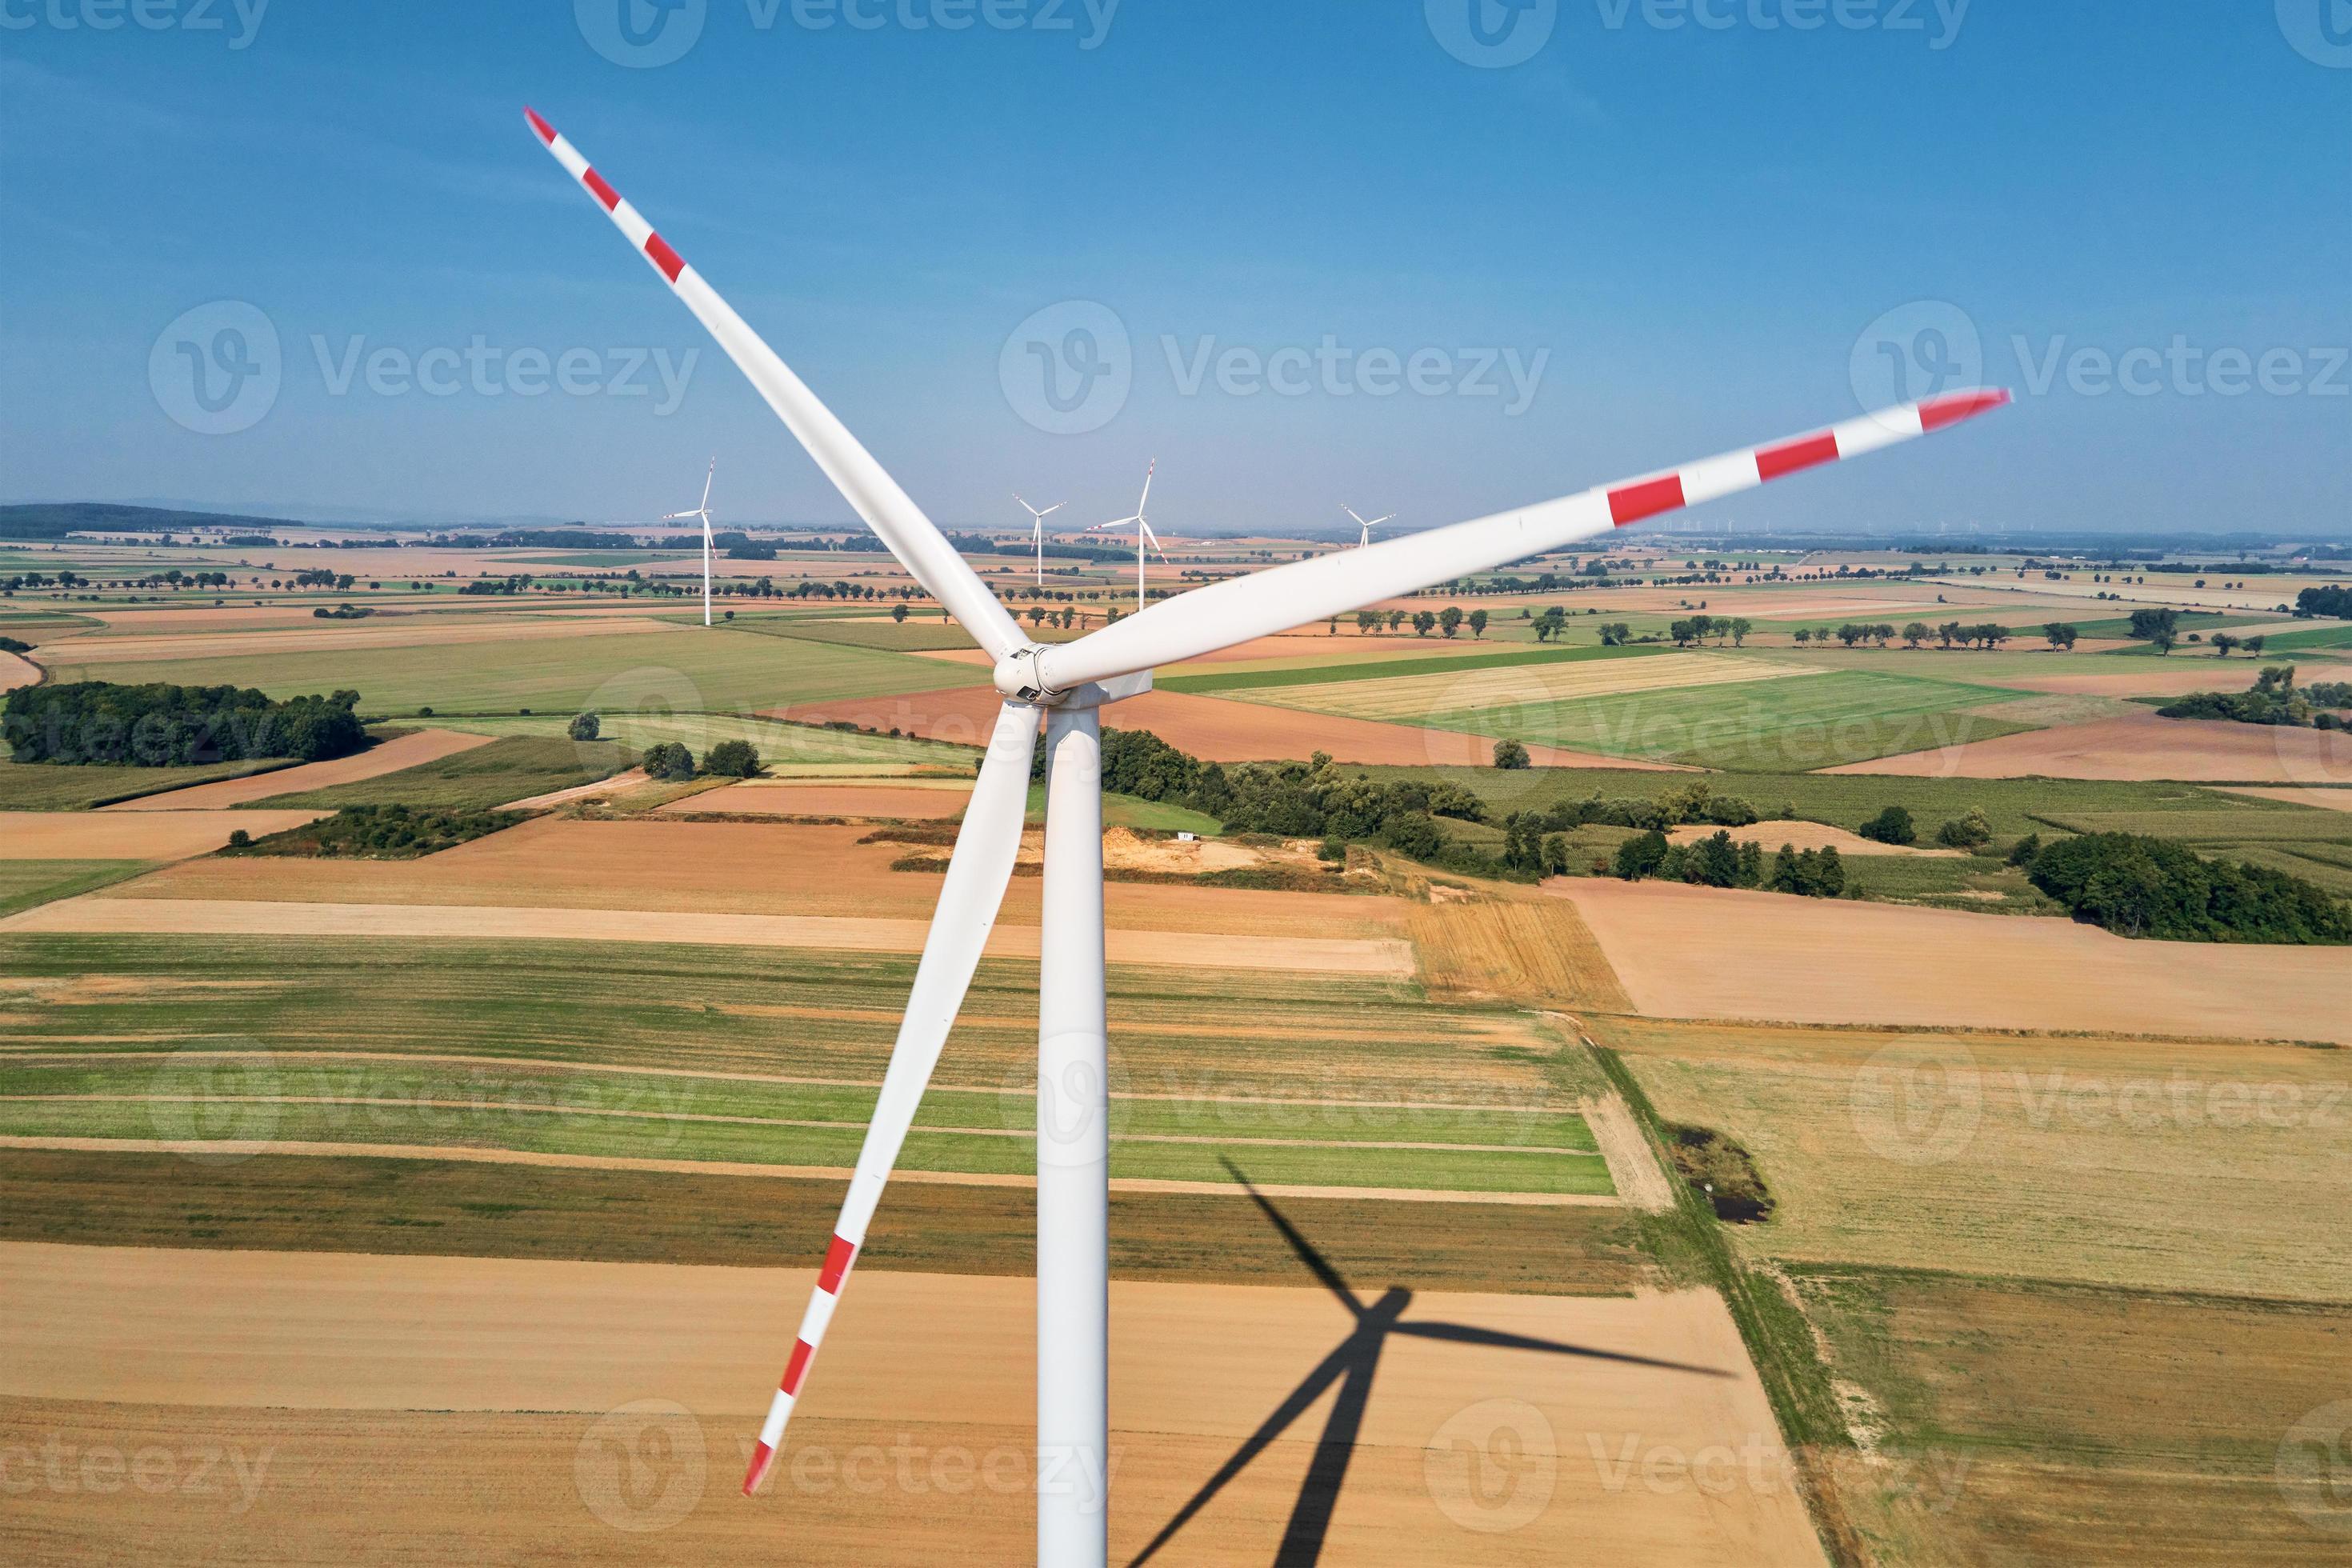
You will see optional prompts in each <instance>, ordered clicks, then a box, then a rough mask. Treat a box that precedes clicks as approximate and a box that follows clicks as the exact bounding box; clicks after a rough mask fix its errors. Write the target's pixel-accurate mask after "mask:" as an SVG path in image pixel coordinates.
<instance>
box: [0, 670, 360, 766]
mask: <svg viewBox="0 0 2352 1568" xmlns="http://www.w3.org/2000/svg"><path fill="white" fill-rule="evenodd" d="M359 700H360V694H359V693H358V692H356V691H337V692H335V693H333V694H332V695H331V696H326V697H320V696H316V695H313V696H308V697H290V698H288V699H287V700H285V701H283V702H278V701H273V700H270V698H269V697H268V696H267V695H265V694H264V693H262V692H260V691H257V690H255V689H252V688H250V687H236V686H172V685H167V684H163V683H161V682H158V683H155V684H152V685H146V686H118V685H116V684H114V683H113V682H111V681H105V680H84V681H76V682H73V683H71V684H68V685H64V686H27V687H20V688H18V689H16V690H15V691H12V692H10V693H9V694H8V700H7V704H6V706H5V709H0V726H5V733H6V738H7V742H8V751H9V755H10V756H11V757H13V758H14V759H15V760H16V761H17V762H19V763H106V764H110V765H114V766H131V767H147V768H161V767H184V766H187V765H190V764H193V763H224V762H248V761H258V760H263V759H269V758H278V757H291V758H294V759H296V760H298V761H300V762H306V763H310V762H318V761H320V760H321V759H323V758H327V757H341V756H347V755H349V754H350V753H351V752H356V751H358V750H360V749H361V748H362V746H365V745H366V744H367V731H366V729H365V728H364V727H363V726H362V724H361V722H360V721H359V717H358V714H357V712H356V711H355V710H356V709H357V707H358V705H359Z"/></svg>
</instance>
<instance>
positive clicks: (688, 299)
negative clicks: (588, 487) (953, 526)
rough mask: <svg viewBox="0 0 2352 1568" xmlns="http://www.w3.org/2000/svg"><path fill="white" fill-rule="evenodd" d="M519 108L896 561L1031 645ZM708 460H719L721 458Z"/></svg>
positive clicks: (806, 395) (995, 633)
mask: <svg viewBox="0 0 2352 1568" xmlns="http://www.w3.org/2000/svg"><path fill="white" fill-rule="evenodd" d="M523 114H524V116H525V118H527V119H528V120H529V121H530V128H531V131H532V132H533V133H534V134H535V135H537V136H538V137H539V139H540V141H541V142H542V143H543V144H544V145H545V146H546V148H547V150H548V152H549V153H551V155H552V156H553V157H554V159H555V161H556V162H557V163H561V164H562V165H563V167H564V168H565V170H566V171H568V172H569V173H570V174H571V175H572V178H573V179H574V180H576V181H578V182H579V183H580V184H581V186H582V187H583V189H585V190H586V191H587V192H588V194H589V195H592V196H593V197H594V198H595V199H596V204H597V205H599V206H601V207H603V208H604V212H605V216H608V217H610V218H611V219H612V220H613V223H614V226H616V227H618V228H619V229H620V231H621V232H622V234H623V235H625V236H626V237H627V238H628V241H629V243H630V244H631V245H633V246H635V247H636V248H637V250H638V251H639V252H641V253H642V254H643V255H644V257H645V258H646V261H647V263H649V264H650V265H651V266H652V267H653V268H654V270H655V271H656V272H658V273H660V274H661V275H662V278H663V280H664V281H666V282H667V283H668V284H669V286H670V289H671V291H672V292H673V293H675V294H677V297H678V299H679V300H681V301H683V302H684V304H685V305H686V308H687V309H688V310H691V311H693V312H694V315H695V319H696V320H697V321H700V322H701V323H702V325H703V327H704V329H705V330H706V331H709V333H710V335H711V337H712V338H714V339H716V340H717V341H718V343H719V347H720V348H722V349H724V350H726V351H727V357H728V358H730V359H731V360H733V361H734V362H735V363H736V366H737V368H738V369H740V370H741V371H742V373H743V374H744V375H745V376H746V377H748V378H749V379H750V381H751V384H752V386H753V387H754V388H755V389H757V391H758V392H759V394H760V395H761V397H762V398H763V399H765V400H766V402H767V405H768V406H769V407H770V408H772V409H773V410H775V413H776V416H777V417H778V418H779V419H782V421H783V422H784V426H785V427H786V428H787V429H789V430H791V431H792V433H793V437H794V438H795V439H797V440H798V441H799V442H800V444H801V446H802V447H803V448H804V449H806V451H807V452H808V455H809V456H810V457H811V458H814V459H815V460H816V465H817V467H818V468H822V469H824V476H825V478H826V479H831V480H832V481H833V485H834V488H835V489H838V490H839V491H840V492H841V493H842V496H843V498H844V499H845V500H847V501H848V502H849V504H850V506H851V507H852V508H854V509H855V510H856V512H857V515H858V516H859V517H861V518H864V519H865V520H866V526H867V527H869V528H871V529H873V531H874V532H875V534H876V535H877V537H878V538H880V540H881V541H882V542H883V543H884V544H885V545H886V546H887V547H888V549H889V551H890V553H891V554H893V555H895V556H897V557H898V563H899V564H900V565H902V566H904V567H905V568H906V569H907V570H908V573H909V574H912V575H913V577H914V579H915V581H917V582H918V583H920V584H922V585H923V586H924V587H925V588H926V589H928V590H929V592H930V595H931V596H932V597H933V598H935V599H937V600H938V601H939V602H940V604H942V605H946V606H947V608H948V610H949V613H950V614H951V615H953V616H955V618H956V619H957V620H958V621H961V623H962V624H963V627H964V630H965V631H966V632H967V633H969V634H970V635H971V637H972V638H973V639H974V640H976V641H977V642H978V643H979V644H980V645H981V647H984V648H986V649H987V650H988V651H989V653H990V654H991V655H992V656H993V657H994V658H1003V657H1004V656H1005V655H1006V654H1009V653H1011V652H1013V650H1015V649H1017V648H1022V647H1027V646H1028V639H1027V638H1025V637H1023V636H1022V635H1021V628H1020V627H1019V626H1016V625H1014V624H1013V617H1012V616H1010V615H1008V614H1007V613H1006V612H1005V609H1004V606H1003V605H1001V604H999V603H997V600H996V595H993V594H992V593H990V592H989V591H988V587H987V585H986V584H983V583H982V582H981V580H980V578H979V576H978V574H975V573H974V572H973V571H972V569H971V566H970V565H969V564H968V563H966V562H965V561H964V559H963V557H961V556H960V555H958V554H957V553H956V552H955V547H954V546H953V545H950V543H949V542H947V539H946V537H945V536H944V535H943V534H941V533H940V531H939V529H938V527H937V526H936V525H934V524H933V523H932V521H931V520H930V519H929V518H928V517H926V516H924V515H923V510H922V509H921V508H920V507H919V506H917V505H916V504H915V502H914V500H913V499H912V498H911V497H909V496H908V494H907V492H906V491H905V490H903V489H899V487H898V480H896V479H892V478H891V477H890V475H889V473H888V471H887V470H886V469H885V468H883V467H882V465H881V464H880V463H878V462H877V461H876V460H875V458H874V456H873V454H872V453H870V452H868V451H866V448H865V447H862V446H860V445H858V442H857V437H855V436H852V435H851V434H850V433H849V430H848V427H847V426H845V425H843V424H842V422H841V421H840V420H839V419H837V418H835V416H834V413H833V411H832V410H831V409H829V408H827V407H826V406H825V405H824V404H823V403H822V402H820V401H818V399H817V395H816V394H814V393H813V392H811V391H810V390H809V389H808V387H807V385H806V384H804V383H803V381H802V380H801V378H800V377H799V376H797V375H795V374H793V369H792V367H791V366H790V365H788V364H786V363H784V362H783V361H782V359H780V358H778V357H777V356H776V352H775V351H774V350H773V349H772V348H770V347H769V346H768V345H767V344H766V343H765V342H762V341H761V337H760V335H759V334H758V333H757V332H755V331H752V330H751V327H750V326H749V325H747V324H746V323H745V322H744V321H743V318H742V317H740V316H739V315H737V314H736V313H735V310H734V307H733V306H731V305H730V304H728V303H727V301H726V300H722V299H720V298H719V293H718V291H717V290H716V289H712V288H711V287H710V285H709V283H707V282H705V281H704V280H703V278H702V275H701V274H700V273H698V272H697V271H696V270H695V269H694V268H691V267H688V265H687V264H686V262H685V260H684V259H683V258H680V257H679V255H678V254H677V251H676V250H674V249H672V248H671V247H670V245H669V242H668V241H667V240H665V239H663V238H662V237H661V236H660V235H659V234H657V233H656V232H655V231H654V227H653V226H652V225H651V224H649V223H647V222H646V220H645V218H644V217H643V216H641V215H640V214H639V213H638V211H637V209H636V208H635V207H634V206H631V205H629V204H628V203H627V202H625V201H624V200H622V199H621V195H620V193H619V192H618V191H615V190H614V188H613V187H612V185H611V184H608V183H607V182H606V181H605V179H604V176H603V175H602V174H598V173H597V172H596V171H595V170H594V169H593V168H592V167H590V166H589V163H588V160H587V159H585V158H583V157H582V156H581V155H580V153H579V150H578V149H577V148H575V147H573V146H572V143H571V142H568V141H566V140H565V139H564V138H563V137H562V136H560V135H558V134H557V133H556V131H555V128H554V127H553V126H551V125H550V124H549V123H548V122H547V121H544V120H542V119H541V118H540V117H539V115H538V113H537V112H536V111H534V110H529V109H526V110H523ZM712 461H713V464H714V466H715V464H716V462H717V459H715V458H714V459H713V460H712Z"/></svg>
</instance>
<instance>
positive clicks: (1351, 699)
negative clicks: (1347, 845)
mask: <svg viewBox="0 0 2352 1568" xmlns="http://www.w3.org/2000/svg"><path fill="white" fill-rule="evenodd" d="M1595 651H1601V650H1595ZM1606 651H1607V652H1608V653H1610V654H1612V655H1615V654H1617V653H1618V651H1619V650H1617V649H1614V648H1612V649H1608V650H1606ZM1372 673H1374V674H1376V675H1377V677H1378V678H1377V679H1362V678H1359V679H1348V680H1340V681H1329V682H1322V683H1304V682H1302V683H1296V684H1286V685H1281V686H1269V685H1260V686H1254V687H1252V688H1249V689H1244V690H1242V691H1240V692H1239V693H1238V695H1241V696H1242V697H1243V698H1244V700H1248V701H1252V702H1265V703H1271V704H1274V705H1276V706H1278V707H1284V708H1303V709H1306V710H1309V711H1311V712H1318V713H1336V714H1339V715H1342V716H1344V717H1347V718H1350V719H1372V720H1378V721H1383V722H1390V723H1395V722H1404V723H1431V724H1436V725H1439V726H1441V727H1456V728H1458V727H1461V726H1462V725H1463V724H1464V723H1465V722H1468V723H1472V724H1473V725H1474V727H1483V728H1493V727H1495V726H1496V725H1502V726H1504V727H1509V726H1510V725H1512V724H1513V722H1514V721H1518V722H1522V723H1531V724H1533V725H1535V726H1536V727H1538V729H1539V730H1540V729H1541V714H1542V711H1543V710H1545V709H1547V708H1549V707H1550V706H1551V705H1553V704H1559V703H1570V702H1574V701H1577V700H1580V699H1587V698H1601V697H1607V696H1613V695H1618V694H1622V693H1632V692H1650V691H1659V690H1669V689H1672V690H1680V689H1702V688H1707V687H1715V686H1724V685H1730V684H1733V683H1736V682H1741V681H1757V680H1775V679H1787V678H1789V677H1791V676H1797V675H1803V674H1806V673H1809V672H1808V671H1806V670H1804V669H1802V668H1799V667H1795V666H1790V665H1785V664H1768V663H1765V662H1763V661H1762V660H1756V659H1745V658H1734V657H1729V656H1725V655H1718V654H1706V653H1685V654H1673V655H1660V656H1656V657H1650V658H1644V657H1642V656H1641V655H1640V654H1639V653H1638V652H1637V653H1634V654H1633V656H1632V657H1613V658H1573V657H1571V658H1561V657H1560V656H1559V655H1557V654H1554V655H1551V656H1550V657H1549V658H1541V659H1534V660H1529V659H1525V658H1521V659H1517V660H1515V661H1513V662H1510V663H1502V664H1497V663H1489V662H1488V661H1486V660H1484V659H1480V660H1477V661H1475V664H1474V665H1473V667H1472V668H1462V667H1461V666H1459V665H1449V666H1447V667H1445V668H1440V669H1436V670H1432V671H1430V672H1428V673H1426V674H1418V675H1406V676H1395V675H1391V674H1390V673H1389V672H1387V671H1385V670H1381V669H1379V668H1378V667H1373V670H1372ZM1530 738H1539V739H1543V740H1546V741H1549V740H1550V734H1549V732H1543V733H1540V734H1539V735H1537V736H1531V737H1530Z"/></svg>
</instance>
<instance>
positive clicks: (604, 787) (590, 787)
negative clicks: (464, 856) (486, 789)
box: [501, 768, 653, 811]
mask: <svg viewBox="0 0 2352 1568" xmlns="http://www.w3.org/2000/svg"><path fill="white" fill-rule="evenodd" d="M652 782H653V781H652V780H650V779H648V778H647V777H646V770H645V769H643V768H630V769H627V770H626V771H625V772H622V773H614V775H613V776H612V777H611V778H608V779H598V780H597V781H596V782H595V783H593V784H573V785H572V787H571V788H570V789H559V790H550V791H549V792H548V793H547V794H545V795H532V796H531V797H530V799H528V800H514V801H509V802H508V803H507V804H506V805H504V806H503V807H501V809H502V810H506V811H545V810H547V809H549V808H550V807H552V806H558V805H570V804H571V803H572V802H573V801H575V800H595V799H598V798H600V797H602V796H604V795H625V794H626V793H627V792H628V791H630V790H633V789H635V788H636V787H637V786H638V785H639V784H650V783H652Z"/></svg>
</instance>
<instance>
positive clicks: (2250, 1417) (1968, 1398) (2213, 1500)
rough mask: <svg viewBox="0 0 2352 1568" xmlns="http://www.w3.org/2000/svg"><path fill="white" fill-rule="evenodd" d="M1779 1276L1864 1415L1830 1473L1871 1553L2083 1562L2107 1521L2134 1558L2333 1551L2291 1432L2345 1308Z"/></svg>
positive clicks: (2311, 1467) (2333, 1366)
mask: <svg viewBox="0 0 2352 1568" xmlns="http://www.w3.org/2000/svg"><path fill="white" fill-rule="evenodd" d="M1790 1273H1791V1274H1792V1276H1793V1278H1794V1280H1795V1286H1796V1289H1797V1290H1798V1291H1799V1293H1800V1294H1801V1298H1802V1299H1803V1300H1804V1301H1805V1303H1806V1306H1807V1308H1808V1310H1809V1312H1810V1314H1811V1317H1812V1318H1813V1320H1814V1321H1815V1322H1817V1323H1818V1324H1820V1325H1821V1327H1822V1331H1823V1333H1824V1335H1825V1337H1826V1339H1827V1341H1828V1343H1829V1346H1830V1352H1831V1360H1832V1364H1833V1365H1834V1366H1835V1367H1836V1369H1837V1371H1838V1373H1839V1374H1840V1375H1841V1376H1843V1377H1844V1378H1846V1379H1848V1380H1850V1381H1851V1383H1852V1384H1853V1386H1854V1387H1856V1388H1857V1389H1858V1390H1859V1391H1861V1393H1862V1394H1863V1395H1864V1396H1865V1397H1866V1398H1867V1399H1868V1400H1869V1402H1870V1405H1871V1407H1872V1411H1873V1415H1874V1420H1875V1421H1876V1423H1877V1424H1878V1425H1879V1426H1881V1428H1882V1429H1881V1431H1880V1433H1879V1436H1878V1441H1879V1443H1880V1445H1881V1447H1880V1450H1879V1457H1878V1458H1873V1459H1863V1458H1859V1457H1857V1458H1854V1459H1853V1461H1852V1462H1851V1463H1850V1464H1847V1465H1844V1466H1841V1467H1839V1468H1838V1471H1837V1474H1838V1477H1839V1481H1840V1489H1841V1491H1842V1493H1843V1495H1844V1497H1845V1498H1846V1499H1847V1500H1848V1503H1849V1506H1850V1507H1852V1508H1853V1510H1854V1512H1855V1513H1856V1515H1857V1516H1859V1517H1860V1518H1861V1519H1862V1520H1864V1521H1865V1522H1866V1526H1867V1527H1868V1528H1869V1529H1870V1531H1871V1533H1872V1534H1873V1535H1874V1538H1876V1539H1878V1540H1879V1541H1881V1542H1884V1543H1885V1545H1886V1547H1887V1549H1888V1550H1887V1555H1888V1557H1889V1558H1890V1560H1892V1561H1895V1562H1906V1563H1908V1562H1916V1563H1989V1562H2000V1563H2086V1562H2095V1561H2101V1560H2105V1559H2110V1558H2112V1557H2113V1556H2114V1555H2115V1542H2116V1521H2119V1520H2128V1521H2132V1526H2131V1528H2132V1531H2133V1533H2134V1535H2135V1537H2136V1538H2137V1539H2136V1544H2135V1545H2134V1547H2133V1549H2132V1557H2133V1560H2134V1561H2136V1562H2142V1563H2164V1564H2176V1565H2182V1568H2187V1565H2192V1564H2213V1565H2216V1568H2219V1565H2222V1564H2227V1565H2230V1568H2237V1565H2239V1564H2277V1565H2280V1568H2285V1565H2287V1564H2304V1563H2321V1562H2336V1561H2340V1560H2341V1559H2342V1556H2343V1551H2342V1546H2343V1535H2342V1531H2341V1521H2342V1519H2343V1516H2344V1513H2343V1504H2342V1500H2341V1498H2340V1495H2339V1494H2336V1493H2334V1492H2331V1491H2330V1489H2329V1487H2328V1479H2329V1471H2328V1470H2327V1468H2326V1462H2325V1458H2324V1457H2323V1456H2319V1455H2315V1454H2313V1453H2310V1452H2305V1451H2303V1450H2302V1449H2300V1448H2299V1447H2297V1446H2296V1445H2294V1442H2293V1441H2292V1436H2291V1435H2292V1434H2294V1432H2295V1431H2296V1429H2297V1427H2298V1426H2303V1425H2306V1424H2307V1420H2308V1417H2310V1416H2311V1415H2314V1414H2317V1412H2315V1410H2314V1404H2315V1401H2318V1402H2320V1403H2321V1404H2322V1405H2324V1404H2325V1402H2326V1394H2327V1392H2328V1391H2329V1390H2330V1389H2332V1388H2333V1387H2334V1386H2335V1385H2336V1381H2337V1377H2338V1373H2339V1371H2340V1369H2341V1367H2342V1366H2343V1364H2344V1362H2345V1358H2346V1357H2347V1355H2352V1308H2345V1307H2341V1306H2337V1307H2313V1306H2305V1305H2301V1304H2289V1303H2284V1302H2279V1301H2275V1300H2252V1299H2232V1298H2227V1297H2219V1298H2217V1297H2198V1296H2167V1295H2156V1294H2151V1293H2145V1292H2135V1291H2122V1290H2109V1289H2094V1288H2082V1287H2067V1286H2062V1285H2052V1284H2046V1283H2042V1282H2032V1281H2011V1280H1972V1279H1952V1278H1949V1277H1945V1276H1939V1275H1935V1274H1926V1273H1914V1272H1908V1271H1902V1270H1891V1269H1872V1268H1838V1267H1828V1266H1822V1267H1811V1266H1799V1267H1796V1268H1792V1269H1791V1270H1790ZM2118 1368H2129V1369H2130V1371H2129V1373H2128V1375H2123V1376H2119V1375H2118V1370H2117V1369H2118ZM2325 1440H2326V1433H2325V1431H2324V1430H2323V1431H2321V1432H2320V1433H2318V1434H2315V1438H2314V1441H2315V1443H2324V1442H2325ZM2315 1458H2318V1462H2317V1463H2316V1464H2315V1463H2314V1460H2315Z"/></svg>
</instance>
